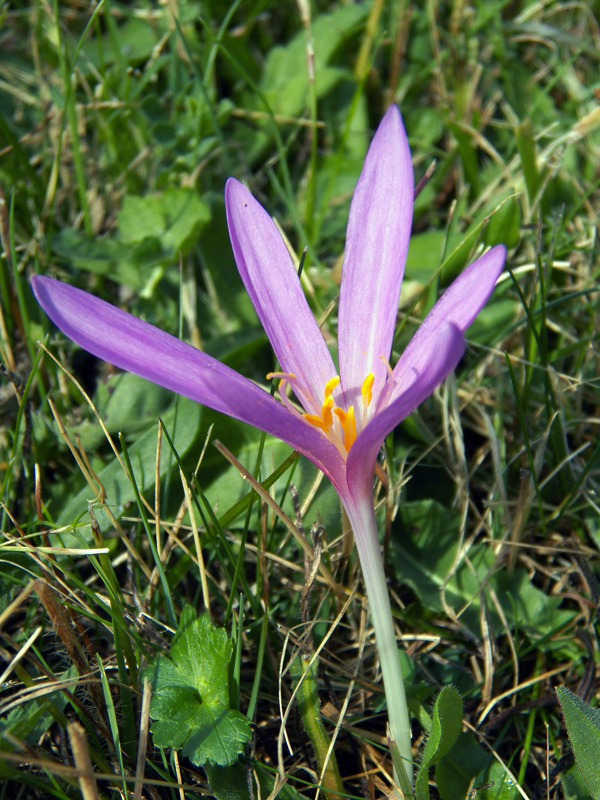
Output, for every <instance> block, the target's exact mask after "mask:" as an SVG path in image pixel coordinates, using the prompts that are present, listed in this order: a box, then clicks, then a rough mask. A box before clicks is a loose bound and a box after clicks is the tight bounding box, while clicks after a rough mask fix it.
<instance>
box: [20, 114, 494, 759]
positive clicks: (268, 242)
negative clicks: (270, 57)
mask: <svg viewBox="0 0 600 800" xmlns="http://www.w3.org/2000/svg"><path fill="white" fill-rule="evenodd" d="M413 195H414V178H413V170H412V162H411V154H410V149H409V145H408V140H407V137H406V133H405V131H404V126H403V123H402V118H401V116H400V112H399V110H398V108H397V107H396V106H391V107H390V108H389V109H388V111H387V113H386V114H385V117H384V119H383V120H382V122H381V124H380V126H379V128H378V130H377V132H376V134H375V136H374V138H373V140H372V142H371V146H370V148H369V151H368V153H367V156H366V159H365V163H364V166H363V170H362V173H361V176H360V178H359V180H358V183H357V186H356V189H355V191H354V196H353V199H352V204H351V207H350V216H349V220H348V229H347V234H346V247H345V254H344V264H343V269H342V281H341V287H340V302H339V314H338V348H339V349H338V352H339V372H338V370H336V368H335V366H334V362H333V360H332V357H331V355H330V352H329V350H328V348H327V345H326V343H325V340H324V338H323V335H322V333H321V331H320V330H319V327H318V325H317V322H316V321H315V318H314V316H313V314H312V312H311V310H310V308H309V306H308V303H307V301H306V298H305V296H304V293H303V291H302V288H301V285H300V281H299V279H298V275H297V273H296V270H295V268H294V264H293V262H292V259H291V257H290V254H289V252H288V250H287V248H286V245H285V243H284V241H283V239H282V238H281V235H280V234H279V232H278V230H277V227H276V226H275V223H274V222H273V220H272V219H271V217H270V216H269V214H268V213H267V212H266V211H265V210H264V209H263V207H262V206H261V205H260V204H259V203H258V202H257V201H256V200H255V199H254V198H253V196H252V195H251V194H250V192H249V191H248V190H247V189H246V188H245V187H244V186H243V185H242V184H241V183H239V182H238V181H237V180H235V179H233V178H232V179H230V180H229V181H228V182H227V185H226V189H225V202H226V209H227V222H228V226H229V235H230V238H231V244H232V247H233V252H234V255H235V259H236V262H237V266H238V269H239V272H240V275H241V277H242V280H243V282H244V284H245V287H246V289H247V291H248V293H249V295H250V297H251V299H252V302H253V304H254V307H255V309H256V311H257V314H258V316H259V318H260V321H261V323H262V325H263V327H264V329H265V331H266V333H267V335H268V337H269V340H270V342H271V345H272V346H273V350H274V351H275V355H276V356H277V359H278V361H279V364H280V367H281V371H280V372H278V373H274V374H273V377H277V378H279V380H280V383H279V395H280V401H279V400H277V399H276V398H274V397H272V396H270V395H269V393H268V392H267V391H265V390H264V389H263V388H261V387H259V386H257V385H256V384H254V383H253V382H252V381H250V380H248V379H247V378H244V377H242V376H241V375H239V374H238V373H236V372H235V371H233V370H232V369H230V368H229V367H227V366H225V365H224V364H221V363H220V362H218V361H217V360H215V359H214V358H211V357H210V356H208V355H206V354H205V353H202V352H200V351H199V350H197V349H195V348H193V347H191V346H190V345H188V344H185V343H184V342H182V341H180V340H179V339H177V338H175V337H173V336H171V335H169V334H167V333H165V332H164V331H161V330H159V329H157V328H155V327H154V326H152V325H149V324H148V323H146V322H143V321H142V320H140V319H137V318H135V317H132V316H131V315H129V314H127V313H126V312H124V311H121V310H119V309H117V308H115V307H113V306H111V305H109V304H107V303H105V302H103V301H102V300H99V299H98V298H96V297H93V296H92V295H90V294H87V293H86V292H83V291H81V290H79V289H76V288H73V287H71V286H68V285H66V284H63V283H60V282H59V281H56V280H53V279H50V278H45V277H40V276H36V277H34V278H33V280H32V284H33V291H34V293H35V296H36V298H37V300H38V301H39V303H40V304H41V306H42V307H43V309H44V310H45V312H46V313H47V314H48V316H49V317H50V319H52V321H53V322H54V323H55V324H56V325H57V326H58V327H59V328H60V329H61V330H62V331H63V333H65V334H66V335H67V336H68V337H69V338H71V339H72V340H73V341H74V342H76V343H77V344H78V345H80V346H81V347H83V348H84V349H85V350H88V351H89V352H91V353H93V354H94V355H96V356H98V357H99V358H102V359H104V360H105V361H107V362H109V363H111V364H114V365H115V366H117V367H120V368H122V369H124V370H129V371H131V372H135V373H137V374H138V375H141V376H143V377H144V378H147V379H148V380H150V381H153V382H154V383H157V384H159V385H161V386H164V387H167V388H169V389H172V390H173V391H175V392H178V393H179V394H182V395H185V396H186V397H189V398H192V399H194V400H197V401H198V402H199V403H202V404H204V405H207V406H210V407H211V408H213V409H215V410H217V411H220V412H223V413H225V414H228V415H230V416H232V417H236V418H237V419H240V420H243V421H245V422H248V423H249V424H251V425H254V426H256V427H258V428H262V429H263V430H265V431H267V432H268V433H270V434H273V435H274V436H276V437H278V438H279V439H282V440H283V441H285V442H287V443H288V444H290V445H291V446H292V447H293V448H295V449H296V450H299V451H300V452H301V453H303V454H304V455H305V456H307V457H308V458H309V459H310V460H311V461H313V462H314V463H315V464H316V465H317V466H318V467H319V469H321V470H322V471H323V472H324V473H325V474H326V475H327V476H328V478H329V479H330V480H331V482H332V483H333V485H334V487H335V489H336V490H337V492H338V494H339V496H340V499H341V501H342V503H343V505H344V508H345V510H346V512H347V514H348V517H349V520H350V523H351V525H352V528H353V530H354V534H355V540H356V544H357V548H358V552H359V556H360V559H361V564H362V568H363V576H364V580H365V585H366V588H367V592H368V596H369V603H370V611H371V617H372V620H373V625H374V629H375V634H376V638H377V643H378V649H379V656H380V663H381V667H382V672H383V679H384V684H385V690H386V696H387V700H388V712H389V718H390V728H391V732H392V736H393V737H394V738H395V739H396V741H397V742H398V745H399V748H400V752H401V754H402V756H403V758H405V759H406V760H407V761H408V762H410V757H411V747H410V729H409V726H408V714H407V710H406V704H405V700H404V687H403V685H402V676H401V673H400V663H399V659H398V654H397V645H396V638H395V632H394V627H393V622H392V617H391V609H390V605H389V598H388V593H387V588H386V583H385V575H384V572H383V564H382V560H381V553H380V547H379V540H378V536H377V528H376V523H375V515H374V509H373V495H372V488H373V470H374V466H375V460H376V458H377V455H378V452H379V450H380V447H381V445H382V443H383V440H384V438H385V436H386V435H387V434H388V433H389V432H390V431H391V430H392V429H393V428H394V427H395V426H396V425H398V423H399V422H401V421H402V420H403V419H404V418H405V417H406V416H408V414H410V413H411V411H413V410H414V409H415V408H416V407H417V406H418V405H419V404H420V403H421V402H422V401H423V400H424V399H425V398H426V397H428V396H429V395H430V394H431V393H432V392H433V390H434V389H435V388H436V386H438V385H439V384H440V383H441V382H442V381H443V380H444V379H445V378H446V376H447V375H448V374H449V373H450V372H451V371H452V370H453V369H454V368H455V367H456V365H457V364H458V362H459V360H460V358H461V356H462V354H463V351H464V338H463V334H464V332H465V330H466V329H467V328H468V327H469V325H470V324H471V322H472V321H473V320H474V318H475V317H476V315H477V314H478V313H479V311H480V310H481V308H482V307H483V305H484V304H485V303H486V301H487V299H488V298H489V296H490V294H491V292H492V290H493V288H494V284H495V282H496V279H497V278H498V276H499V274H500V271H501V270H502V267H503V265H504V260H505V255H506V249H505V248H504V247H503V246H497V247H494V248H492V249H491V250H489V251H488V252H487V253H485V254H484V255H483V256H481V257H480V258H478V259H477V260H476V261H475V262H473V263H472V264H471V265H470V266H468V267H467V268H466V269H465V270H464V271H463V272H462V273H461V275H460V276H459V277H458V278H457V279H456V280H455V281H454V283H453V284H452V285H451V286H450V287H449V288H448V289H447V290H446V291H445V292H444V293H443V294H442V296H441V297H440V299H439V300H438V302H437V303H436V305H435V306H434V307H433V309H432V310H431V311H430V312H429V314H428V315H427V317H426V319H425V320H424V322H423V323H422V324H421V326H420V328H419V330H418V331H417V333H416V335H415V336H414V337H413V339H412V341H411V342H410V344H409V345H408V347H407V348H406V350H405V351H404V353H403V354H402V356H401V357H400V359H399V360H398V363H397V364H396V365H395V367H394V368H393V369H392V367H391V366H390V363H389V358H390V354H391V349H392V340H393V336H394V329H395V325H396V315H397V310H398V303H399V296H400V287H401V283H402V277H403V273H404V264H405V261H406V254H407V250H408V243H409V238H410V231H411V225H412V208H413ZM268 377H271V376H268ZM288 386H289V387H290V388H291V390H292V392H293V394H294V395H295V397H296V398H297V401H298V403H299V405H300V406H301V408H299V407H298V405H296V404H294V403H293V402H292V401H291V400H290V398H289V397H288V395H287V393H286V389H287V387H288ZM409 774H411V772H410V771H409Z"/></svg>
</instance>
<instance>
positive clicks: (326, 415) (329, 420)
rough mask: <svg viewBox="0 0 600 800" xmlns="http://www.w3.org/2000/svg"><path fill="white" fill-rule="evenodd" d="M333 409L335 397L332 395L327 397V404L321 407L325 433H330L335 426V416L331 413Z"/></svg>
mask: <svg viewBox="0 0 600 800" xmlns="http://www.w3.org/2000/svg"><path fill="white" fill-rule="evenodd" d="M332 408H333V397H332V396H331V394H330V395H329V396H327V395H325V402H324V403H323V405H322V407H321V417H322V418H323V425H324V426H325V427H324V428H323V430H324V431H328V430H329V428H331V426H332V425H333V414H332V413H331V409H332Z"/></svg>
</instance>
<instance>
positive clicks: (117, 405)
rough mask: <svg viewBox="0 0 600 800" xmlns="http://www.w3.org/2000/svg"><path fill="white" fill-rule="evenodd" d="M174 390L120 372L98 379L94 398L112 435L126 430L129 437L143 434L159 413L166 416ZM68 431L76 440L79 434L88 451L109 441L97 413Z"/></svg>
mask: <svg viewBox="0 0 600 800" xmlns="http://www.w3.org/2000/svg"><path fill="white" fill-rule="evenodd" d="M174 401H175V396H174V395H173V392H170V391H169V390H168V389H164V388H163V387H162V386H157V385H156V384H154V383H149V382H148V381H146V380H144V378H140V377H139V376H138V375H134V374H133V373H131V372H119V373H117V374H116V375H111V376H110V377H109V378H107V379H106V380H102V381H99V382H98V387H97V389H96V392H95V394H94V397H93V402H94V405H95V407H96V410H97V411H98V413H99V414H100V416H101V418H102V421H103V423H104V424H105V426H106V428H107V430H108V432H109V433H110V434H116V433H119V432H121V433H123V434H125V435H126V436H127V437H128V438H129V437H131V436H132V435H134V434H138V435H139V434H140V433H142V432H143V431H145V430H146V429H147V428H148V427H149V426H150V425H152V424H154V423H155V422H156V417H157V415H159V414H160V415H161V416H164V415H165V413H166V412H167V411H168V409H169V408H170V407H171V406H172V405H173V403H174ZM66 427H67V432H68V434H69V436H71V438H72V439H73V440H74V439H75V435H77V436H79V439H80V441H81V444H82V445H83V447H84V448H85V449H86V450H88V451H89V450H92V449H96V448H97V447H98V446H99V445H101V444H102V442H103V441H104V440H105V435H104V432H103V430H102V428H101V427H100V425H98V421H97V420H96V417H95V416H92V417H91V418H90V419H86V420H84V421H83V422H81V423H80V424H79V425H73V426H70V425H67V426H66Z"/></svg>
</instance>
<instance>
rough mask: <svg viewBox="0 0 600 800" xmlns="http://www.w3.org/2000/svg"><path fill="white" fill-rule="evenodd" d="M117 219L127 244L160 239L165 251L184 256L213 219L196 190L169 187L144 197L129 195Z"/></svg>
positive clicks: (121, 238)
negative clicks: (179, 252)
mask: <svg viewBox="0 0 600 800" xmlns="http://www.w3.org/2000/svg"><path fill="white" fill-rule="evenodd" d="M117 220H118V225H119V239H120V241H121V242H123V243H124V244H137V243H139V242H143V241H144V239H154V238H157V239H158V240H159V241H160V243H161V245H162V247H163V249H164V250H165V252H167V253H171V254H173V255H176V254H177V253H178V251H179V250H181V251H182V252H183V254H184V255H185V254H186V253H187V252H189V250H190V248H191V247H192V246H193V245H194V244H195V242H196V240H197V238H198V236H199V235H200V232H201V230H202V228H203V227H204V225H205V224H206V223H207V222H208V221H209V220H210V208H209V207H208V206H207V204H206V203H204V202H203V201H202V200H201V199H200V198H199V197H198V194H197V193H196V192H195V191H194V190H193V189H185V188H184V189H181V188H176V187H170V188H168V189H167V190H166V191H164V192H162V193H160V194H151V195H146V196H145V197H136V196H135V195H127V196H126V197H125V199H124V201H123V206H122V208H121V210H120V211H119V212H118V214H117Z"/></svg>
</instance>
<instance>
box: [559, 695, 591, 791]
mask: <svg viewBox="0 0 600 800" xmlns="http://www.w3.org/2000/svg"><path fill="white" fill-rule="evenodd" d="M556 694H557V695H558V700H559V702H560V707H561V708H562V713H563V717H564V719H565V725H566V726H567V733H568V734H569V739H570V740H571V744H572V746H573V752H574V754H575V761H576V762H577V766H578V767H579V769H580V770H581V775H582V777H583V780H584V781H585V782H586V784H587V786H588V788H589V790H590V792H591V794H592V797H593V798H594V800H600V771H599V770H598V760H599V759H600V711H598V709H597V708H592V707H591V706H589V705H588V704H587V703H584V702H583V700H582V699H581V698H580V697H577V695H576V694H573V692H571V691H569V690H568V689H566V688H565V687H564V686H559V687H558V689H557V690H556Z"/></svg>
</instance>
